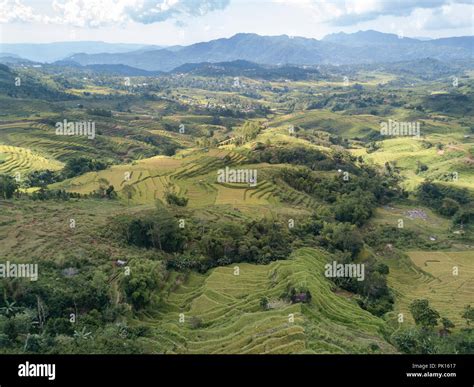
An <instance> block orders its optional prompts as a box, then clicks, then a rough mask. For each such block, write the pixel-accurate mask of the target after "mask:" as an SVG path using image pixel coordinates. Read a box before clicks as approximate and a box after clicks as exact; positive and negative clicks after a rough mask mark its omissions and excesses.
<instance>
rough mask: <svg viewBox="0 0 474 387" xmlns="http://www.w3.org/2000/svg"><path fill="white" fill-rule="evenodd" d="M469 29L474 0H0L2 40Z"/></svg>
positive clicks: (473, 24) (439, 33)
mask: <svg viewBox="0 0 474 387" xmlns="http://www.w3.org/2000/svg"><path fill="white" fill-rule="evenodd" d="M368 29H372V30H377V31H381V32H388V33H394V34H398V35H401V36H406V37H428V38H439V37H448V36H464V35H474V0H317V1H314V0H52V1H46V0H0V42H1V43H48V42H58V41H74V40H76V41H84V40H87V41H90V40H94V41H97V40H99V41H105V42H111V43H139V44H156V45H176V44H179V45H187V44H192V43H196V42H201V41H209V40H212V39H217V38H225V37H230V36H232V35H234V34H236V33H239V32H253V33H258V34H260V35H283V34H286V35H289V36H304V37H308V38H316V39H321V38H323V37H324V36H325V35H327V34H330V33H336V32H341V31H343V32H346V33H351V32H356V31H359V30H368Z"/></svg>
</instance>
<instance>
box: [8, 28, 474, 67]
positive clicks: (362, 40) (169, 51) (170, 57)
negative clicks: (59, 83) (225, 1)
mask: <svg viewBox="0 0 474 387" xmlns="http://www.w3.org/2000/svg"><path fill="white" fill-rule="evenodd" d="M82 43H84V44H85V42H82ZM94 43H97V42H94ZM57 44H59V43H57ZM102 44H105V45H107V43H102ZM132 46H133V45H132ZM80 47H81V46H78V47H77V48H80ZM13 48H14V47H4V48H2V50H4V52H8V53H12V54H16V55H20V56H22V55H21V53H20V52H19V50H18V49H16V50H13ZM73 48H74V47H71V48H70V49H69V50H72V49H73ZM86 48H87V47H86ZM100 48H101V47H100V45H99V46H93V47H92V49H87V50H84V52H80V51H79V50H77V51H76V53H74V54H73V55H70V56H68V57H66V58H65V59H66V60H67V61H68V62H74V63H77V64H80V65H84V66H87V65H125V66H130V67H134V68H137V69H142V70H147V71H171V70H173V69H175V68H177V67H179V66H182V65H185V64H188V63H203V62H207V63H215V62H232V61H236V60H237V61H238V60H244V61H251V62H254V63H258V64H262V65H298V66H301V65H319V64H332V65H344V64H370V63H390V62H401V61H411V60H417V59H422V58H432V59H437V60H440V61H444V62H451V61H454V60H465V59H468V60H471V59H474V37H473V36H463V37H452V38H441V39H431V40H420V39H414V38H404V37H399V36H397V35H394V34H387V33H381V32H377V31H373V30H369V31H359V32H356V33H352V34H346V33H342V32H341V33H336V34H330V35H327V36H326V37H324V38H323V39H322V40H317V39H310V38H304V37H292V36H287V35H280V36H260V35H257V34H253V33H239V34H236V35H234V36H232V37H230V38H222V39H216V40H211V41H209V42H201V43H196V44H192V45H189V46H172V47H166V48H161V47H157V46H142V47H139V48H137V47H133V48H132V49H131V50H126V48H127V45H123V46H120V45H119V46H118V47H115V46H114V45H112V44H111V46H107V48H108V51H106V50H102V51H101V52H97V50H100ZM129 48H130V47H129ZM23 57H26V56H23ZM27 59H32V60H39V61H40V59H39V58H36V59H35V58H32V57H31V56H30V57H29V58H27Z"/></svg>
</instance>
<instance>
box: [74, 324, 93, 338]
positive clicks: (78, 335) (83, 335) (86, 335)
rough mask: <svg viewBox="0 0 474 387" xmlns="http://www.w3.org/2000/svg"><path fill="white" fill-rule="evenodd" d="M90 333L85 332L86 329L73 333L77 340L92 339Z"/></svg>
mask: <svg viewBox="0 0 474 387" xmlns="http://www.w3.org/2000/svg"><path fill="white" fill-rule="evenodd" d="M91 335H92V332H86V327H82V329H81V330H80V331H74V338H76V339H78V340H88V339H91V338H92V336H91Z"/></svg>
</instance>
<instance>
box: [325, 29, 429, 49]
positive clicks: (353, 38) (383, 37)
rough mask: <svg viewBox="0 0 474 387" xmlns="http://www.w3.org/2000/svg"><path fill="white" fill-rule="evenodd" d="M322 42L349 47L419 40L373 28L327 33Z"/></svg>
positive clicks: (415, 41)
mask: <svg viewBox="0 0 474 387" xmlns="http://www.w3.org/2000/svg"><path fill="white" fill-rule="evenodd" d="M323 41H324V42H331V43H337V44H342V45H345V46H351V47H364V46H382V45H387V44H388V45H393V44H396V45H401V44H405V45H406V44H417V43H419V42H420V41H419V40H417V39H412V38H402V37H399V36H398V35H394V34H385V33H383V32H378V31H374V30H368V31H358V32H355V33H353V34H346V33H345V32H339V33H336V34H329V35H327V36H325V37H324V38H323Z"/></svg>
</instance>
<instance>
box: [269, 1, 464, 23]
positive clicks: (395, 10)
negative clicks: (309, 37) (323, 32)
mask: <svg viewBox="0 0 474 387" xmlns="http://www.w3.org/2000/svg"><path fill="white" fill-rule="evenodd" d="M274 2H275V3H281V4H287V5H289V6H296V7H300V8H304V9H306V10H308V12H309V13H310V14H311V15H312V16H313V18H314V19H315V20H317V21H319V22H325V23H328V24H331V25H333V26H349V25H355V24H357V23H361V22H366V21H370V20H375V19H377V18H379V17H382V16H399V17H404V16H405V17H406V16H410V15H411V14H412V13H413V12H414V11H415V10H419V9H428V10H436V11H437V12H441V10H442V9H443V8H445V7H450V6H453V5H456V4H470V5H471V7H472V0H274ZM470 14H472V8H471V12H470Z"/></svg>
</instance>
